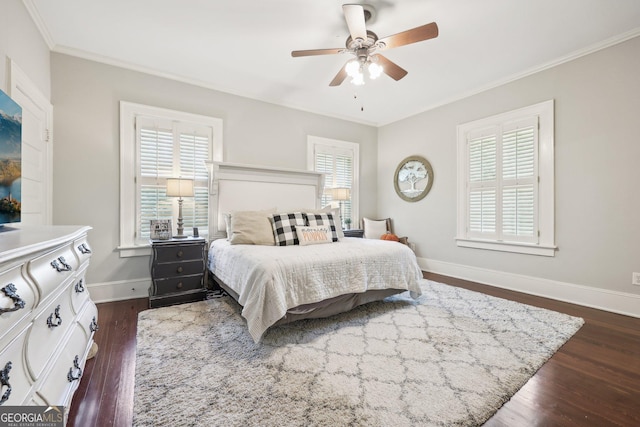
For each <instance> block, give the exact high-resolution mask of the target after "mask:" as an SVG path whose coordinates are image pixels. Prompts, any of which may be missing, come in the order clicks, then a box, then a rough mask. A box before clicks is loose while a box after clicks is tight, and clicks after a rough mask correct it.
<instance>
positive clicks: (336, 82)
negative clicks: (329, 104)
mask: <svg viewBox="0 0 640 427" xmlns="http://www.w3.org/2000/svg"><path fill="white" fill-rule="evenodd" d="M346 78H347V64H344V67H342V68H341V69H340V71H338V74H336V76H335V77H334V78H333V80H331V83H329V86H340V85H341V84H342V82H343V81H344V79H346Z"/></svg>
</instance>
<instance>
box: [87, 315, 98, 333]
mask: <svg viewBox="0 0 640 427" xmlns="http://www.w3.org/2000/svg"><path fill="white" fill-rule="evenodd" d="M98 329H100V328H99V327H98V322H97V321H96V316H93V320H92V321H91V324H90V325H89V330H90V331H91V332H95V331H97V330H98Z"/></svg>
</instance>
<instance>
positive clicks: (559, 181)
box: [378, 37, 640, 294]
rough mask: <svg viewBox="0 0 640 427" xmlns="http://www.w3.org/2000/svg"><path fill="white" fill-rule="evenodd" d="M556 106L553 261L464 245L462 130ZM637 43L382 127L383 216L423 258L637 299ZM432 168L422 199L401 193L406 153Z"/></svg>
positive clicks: (639, 101) (380, 186)
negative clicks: (460, 225) (459, 177)
mask: <svg viewBox="0 0 640 427" xmlns="http://www.w3.org/2000/svg"><path fill="white" fill-rule="evenodd" d="M548 99H554V100H555V173H556V186H555V190H556V193H555V198H556V210H555V212H556V215H555V219H556V244H557V246H558V251H557V252H556V256H555V257H553V258H548V257H541V256H531V255H521V254H512V253H504V252H494V251H487V250H480V249H469V248H459V247H457V246H456V243H455V240H454V238H455V235H456V126H457V125H458V124H461V123H465V122H468V121H472V120H475V119H480V118H484V117H488V116H491V115H494V114H497V113H501V112H505V111H510V110H513V109H517V108H520V107H525V106H528V105H531V104H535V103H537V102H541V101H545V100H548ZM639 118H640V37H637V38H635V39H632V40H629V41H627V42H624V43H621V44H618V45H616V46H613V47H610V48H607V49H604V50H601V51H598V52H595V53H592V54H590V55H587V56H584V57H581V58H579V59H576V60H573V61H571V62H567V63H564V64H562V65H559V66H556V67H554V68H551V69H548V70H545V71H542V72H539V73H536V74H534V75H531V76H528V77H526V78H523V79H520V80H517V81H514V82H512V83H509V84H505V85H503V86H500V87H497V88H494V89H492V90H488V91H486V92H483V93H480V94H477V95H475V96H471V97H469V98H466V99H463V100H460V101H457V102H454V103H451V104H448V105H446V106H443V107H440V108H436V109H434V110H431V111H428V112H425V113H422V114H419V115H416V116H414V117H411V118H408V119H405V120H402V121H399V122H396V123H393V124H390V125H387V126H384V127H382V128H380V129H379V134H378V149H379V152H378V172H379V173H378V214H379V216H381V217H386V216H390V217H393V218H394V221H395V227H396V230H397V231H398V233H400V234H401V235H407V236H409V238H410V241H413V242H415V243H416V245H417V252H418V256H419V257H423V258H426V259H431V260H437V261H444V262H449V263H454V264H461V265H468V266H476V267H481V268H486V269H491V270H497V271H504V272H510V273H517V274H522V275H528V276H533V277H540V278H544V279H550V280H555V281H560V282H568V283H573V284H579V285H585V286H590V287H596V288H603V289H608V290H613V291H621V292H627V293H636V294H640V287H638V286H633V285H631V273H632V272H633V271H636V272H640V245H639V244H638V242H639V239H640V197H638V184H639V183H640V167H639V164H640V163H639V162H640V140H639V136H638V135H640V128H639V126H638V122H639ZM413 154H418V155H423V156H425V157H426V158H427V159H428V160H429V161H430V162H431V164H432V166H433V168H434V174H435V180H434V185H433V188H432V190H431V192H430V193H429V194H428V195H427V197H426V198H425V199H423V200H422V201H420V202H417V203H406V202H403V201H402V200H400V198H399V197H398V196H397V195H396V194H395V192H394V189H393V185H392V176H393V173H394V171H395V168H396V166H397V164H398V163H399V162H400V161H401V160H402V159H403V158H404V157H406V156H409V155H413Z"/></svg>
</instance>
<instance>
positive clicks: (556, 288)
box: [418, 258, 640, 318]
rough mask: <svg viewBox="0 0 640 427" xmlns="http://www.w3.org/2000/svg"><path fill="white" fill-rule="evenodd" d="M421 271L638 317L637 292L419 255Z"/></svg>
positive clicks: (639, 307)
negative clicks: (579, 283) (611, 289)
mask: <svg viewBox="0 0 640 427" xmlns="http://www.w3.org/2000/svg"><path fill="white" fill-rule="evenodd" d="M418 264H419V265H420V268H421V269H422V270H424V271H427V272H430V273H436V274H442V275H445V276H451V277H456V278H458V279H464V280H470V281H473V282H477V283H482V284H484V285H490V286H495V287H498V288H504V289H509V290H512V291H518V292H523V293H525V294H530V295H536V296H540V297H545V298H551V299H555V300H558V301H564V302H569V303H572V304H578V305H583V306H586V307H591V308H597V309H599V310H605V311H610V312H613V313H618V314H624V315H627V316H633V317H639V318H640V295H636V294H631V293H626V292H617V291H610V290H607V289H602V288H594V287H591V286H584V285H576V284H573V283H566V282H558V281H556V280H549V279H542V278H539V277H532V276H525V275H521V274H514V273H507V272H504V271H497V270H488V269H485V268H479V267H472V266H468V265H461V264H454V263H450V262H445V261H437V260H434V259H427V258H418Z"/></svg>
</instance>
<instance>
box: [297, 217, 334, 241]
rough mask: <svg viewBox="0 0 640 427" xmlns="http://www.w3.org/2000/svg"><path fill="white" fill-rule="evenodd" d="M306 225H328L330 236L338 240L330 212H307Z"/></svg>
mask: <svg viewBox="0 0 640 427" xmlns="http://www.w3.org/2000/svg"><path fill="white" fill-rule="evenodd" d="M305 215H306V216H307V225H308V226H309V227H316V226H319V225H324V226H327V227H329V229H330V230H331V236H332V237H333V241H334V242H337V241H338V229H337V228H336V221H335V219H334V218H333V214H331V213H319V214H313V213H307V214H305Z"/></svg>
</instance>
